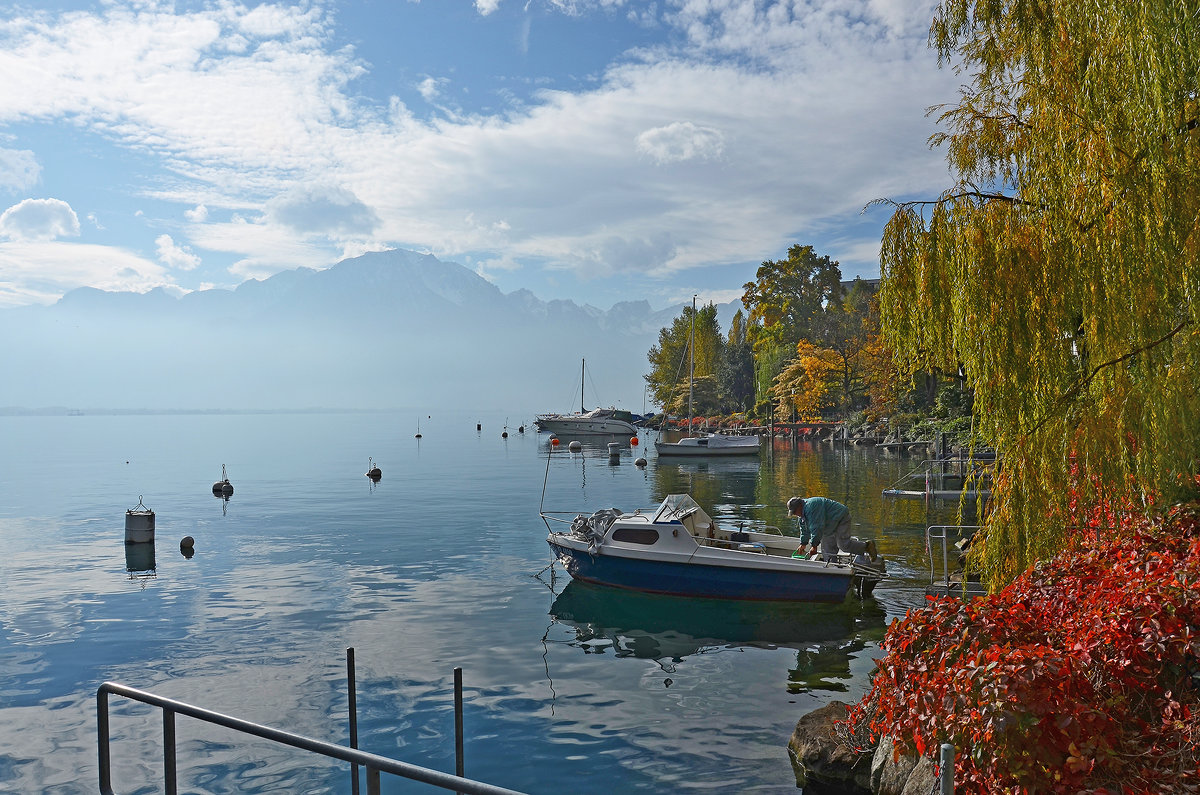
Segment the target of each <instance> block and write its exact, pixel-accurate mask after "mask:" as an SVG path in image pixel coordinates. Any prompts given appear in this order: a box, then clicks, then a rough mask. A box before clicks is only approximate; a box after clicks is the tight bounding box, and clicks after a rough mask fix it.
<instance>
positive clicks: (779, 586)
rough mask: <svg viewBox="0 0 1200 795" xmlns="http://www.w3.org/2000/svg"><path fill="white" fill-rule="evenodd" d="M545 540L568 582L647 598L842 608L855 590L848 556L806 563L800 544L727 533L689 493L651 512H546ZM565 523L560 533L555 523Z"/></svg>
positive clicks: (671, 498) (543, 514)
mask: <svg viewBox="0 0 1200 795" xmlns="http://www.w3.org/2000/svg"><path fill="white" fill-rule="evenodd" d="M541 517H542V520H543V521H544V522H545V523H546V527H547V529H548V530H549V531H550V533H549V535H548V536H547V539H546V540H547V542H548V543H549V544H550V548H551V550H552V551H553V553H554V555H555V557H556V558H557V560H558V561H559V562H560V563H562V565H563V567H564V568H565V569H566V570H567V572H568V573H569V574H570V575H571V577H573V578H575V579H577V580H581V581H583V582H592V583H598V584H601V585H609V586H613V587H616V588H624V589H629V590H634V591H643V592H647V593H662V594H672V595H676V596H694V597H706V598H714V599H744V600H757V601H806V602H841V601H843V600H844V599H845V598H846V594H847V593H848V592H849V590H850V587H851V585H852V584H854V579H855V575H856V571H857V573H859V574H863V573H864V570H863V569H862V568H861V562H860V567H859V568H858V569H856V566H855V564H854V562H853V561H851V560H850V559H849V558H848V557H839V559H837V560H829V561H821V560H809V559H807V558H804V557H793V555H798V554H799V553H798V550H799V549H800V540H799V539H798V538H794V537H789V536H784V535H783V534H781V533H778V532H776V533H770V532H760V531H747V530H742V529H736V530H730V529H727V528H723V527H718V526H717V523H716V522H714V521H713V519H712V518H711V517H710V516H709V515H708V514H707V513H705V511H704V510H703V509H702V508H701V507H700V506H699V505H697V504H696V501H695V500H693V499H692V498H691V496H690V495H687V494H672V495H670V496H668V497H667V498H666V499H665V500H663V502H662V504H661V505H660V506H659V507H658V508H657V509H655V510H651V511H640V510H638V511H634V512H633V513H624V512H622V511H619V510H617V509H611V510H606V511H598V512H596V513H594V514H592V515H591V516H584V515H582V514H578V515H576V516H575V517H574V518H573V519H568V518H566V515H564V514H560V513H558V512H550V511H542V512H541ZM552 521H557V522H561V523H565V524H567V525H568V527H567V528H565V529H562V530H555V529H554V528H553V527H552V526H551V524H550V522H552Z"/></svg>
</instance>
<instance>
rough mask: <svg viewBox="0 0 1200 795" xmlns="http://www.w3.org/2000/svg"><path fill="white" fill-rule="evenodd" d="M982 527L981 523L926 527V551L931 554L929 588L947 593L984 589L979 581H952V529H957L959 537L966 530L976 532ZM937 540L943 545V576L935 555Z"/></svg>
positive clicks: (972, 591)
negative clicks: (939, 572) (939, 571)
mask: <svg viewBox="0 0 1200 795" xmlns="http://www.w3.org/2000/svg"><path fill="white" fill-rule="evenodd" d="M979 529H980V527H979V525H953V524H950V525H947V524H935V525H930V526H929V527H926V528H925V551H926V552H927V553H928V555H929V588H928V589H927V592H928V591H929V590H932V589H937V590H938V591H939V592H940V591H943V590H944V591H945V592H946V593H947V594H951V593H953V592H954V591H955V590H958V591H963V590H965V591H966V592H968V593H975V592H978V591H980V590H981V589H982V586H978V584H977V583H967V582H965V581H964V582H958V583H955V582H951V580H950V574H951V571H950V531H952V530H953V531H955V534H956V535H958V536H959V537H963V536H964V532H969V533H972V534H973V533H975V532H977V531H978V530H979ZM935 542H941V547H942V566H941V576H940V577H939V576H938V567H937V561H936V559H935V557H934V555H935V550H934V546H935Z"/></svg>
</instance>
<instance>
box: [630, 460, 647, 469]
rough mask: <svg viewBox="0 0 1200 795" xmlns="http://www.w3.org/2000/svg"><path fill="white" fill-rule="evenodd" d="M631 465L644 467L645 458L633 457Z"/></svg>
mask: <svg viewBox="0 0 1200 795" xmlns="http://www.w3.org/2000/svg"><path fill="white" fill-rule="evenodd" d="M633 465H634V466H635V467H644V466H646V459H644V458H635V459H633Z"/></svg>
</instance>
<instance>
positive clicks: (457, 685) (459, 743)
mask: <svg viewBox="0 0 1200 795" xmlns="http://www.w3.org/2000/svg"><path fill="white" fill-rule="evenodd" d="M454 775H456V776H458V777H459V778H466V765H465V764H464V762H463V694H462V668H455V669H454Z"/></svg>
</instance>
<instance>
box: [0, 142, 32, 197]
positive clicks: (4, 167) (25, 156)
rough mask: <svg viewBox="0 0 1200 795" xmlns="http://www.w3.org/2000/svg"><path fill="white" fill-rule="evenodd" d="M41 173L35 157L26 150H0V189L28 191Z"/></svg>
mask: <svg viewBox="0 0 1200 795" xmlns="http://www.w3.org/2000/svg"><path fill="white" fill-rule="evenodd" d="M41 173H42V167H41V166H40V165H39V164H38V161H37V157H36V156H35V155H34V154H33V152H30V151H29V150H28V149H0V188H7V189H9V190H13V191H24V190H29V189H30V188H32V187H33V186H34V185H36V184H37V181H38V178H39V177H40V176H41Z"/></svg>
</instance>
